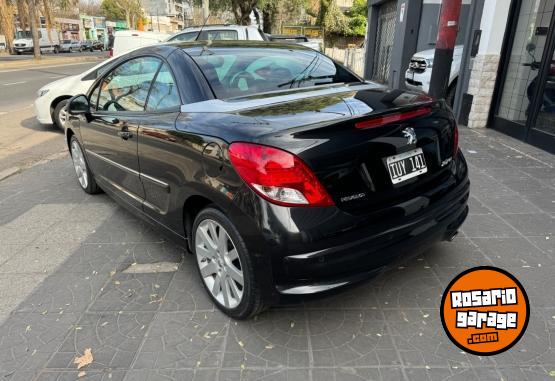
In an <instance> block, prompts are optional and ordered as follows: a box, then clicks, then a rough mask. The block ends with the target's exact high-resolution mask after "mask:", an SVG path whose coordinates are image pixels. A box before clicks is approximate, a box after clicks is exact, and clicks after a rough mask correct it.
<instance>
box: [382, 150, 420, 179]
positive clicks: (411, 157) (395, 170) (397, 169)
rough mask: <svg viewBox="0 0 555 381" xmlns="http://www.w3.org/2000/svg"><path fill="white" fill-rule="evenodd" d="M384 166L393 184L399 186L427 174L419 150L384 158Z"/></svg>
mask: <svg viewBox="0 0 555 381" xmlns="http://www.w3.org/2000/svg"><path fill="white" fill-rule="evenodd" d="M386 164H387V169H388V170H389V177H391V182H392V183H393V184H399V183H401V182H403V181H406V180H408V179H412V178H413V177H416V176H418V175H421V174H423V173H426V172H428V168H427V167H426V161H425V160H424V153H423V152H422V149H421V148H417V149H415V150H412V151H408V152H405V153H401V154H399V155H395V156H389V157H388V158H386Z"/></svg>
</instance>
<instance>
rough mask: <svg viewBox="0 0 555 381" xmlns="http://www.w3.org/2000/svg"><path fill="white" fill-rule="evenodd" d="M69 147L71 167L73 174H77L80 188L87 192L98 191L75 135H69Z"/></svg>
mask: <svg viewBox="0 0 555 381" xmlns="http://www.w3.org/2000/svg"><path fill="white" fill-rule="evenodd" d="M69 149H70V152H71V160H72V161H73V168H74V169H75V174H76V175H77V180H78V181H79V185H80V186H81V188H82V189H83V190H84V191H85V192H87V193H89V194H95V193H99V192H100V188H99V187H98V185H97V184H96V181H94V176H93V174H92V172H91V170H90V168H89V164H88V163H87V158H86V157H85V154H84V153H83V149H82V148H81V144H79V140H77V137H76V136H75V135H73V136H72V137H71V140H70V143H69Z"/></svg>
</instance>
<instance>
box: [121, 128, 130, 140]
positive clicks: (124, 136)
mask: <svg viewBox="0 0 555 381" xmlns="http://www.w3.org/2000/svg"><path fill="white" fill-rule="evenodd" d="M118 136H119V137H121V138H122V139H123V140H127V139H130V138H132V137H133V134H132V133H131V132H130V131H127V130H122V131H119V132H118Z"/></svg>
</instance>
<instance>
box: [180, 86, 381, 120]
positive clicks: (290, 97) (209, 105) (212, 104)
mask: <svg viewBox="0 0 555 381" xmlns="http://www.w3.org/2000/svg"><path fill="white" fill-rule="evenodd" d="M378 87H382V85H379V84H375V83H362V84H360V85H355V86H339V87H332V88H325V89H318V90H316V89H315V90H313V91H300V92H298V93H295V94H286V95H277V94H276V95H275V96H269V97H264V98H257V99H247V100H236V101H235V100H228V101H226V100H222V99H210V100H208V101H203V102H197V103H191V104H186V105H182V106H181V112H199V113H200V112H202V113H204V112H210V113H215V112H221V113H226V112H237V111H243V110H248V109H252V108H257V107H261V106H270V105H274V104H279V103H284V102H290V101H295V100H301V99H306V98H312V97H319V96H323V95H331V94H338V93H349V92H355V91H360V90H368V89H375V88H378Z"/></svg>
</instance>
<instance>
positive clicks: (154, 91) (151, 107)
mask: <svg viewBox="0 0 555 381" xmlns="http://www.w3.org/2000/svg"><path fill="white" fill-rule="evenodd" d="M179 105H181V99H180V98H179V92H178V91H177V86H176V84H175V81H174V80H173V76H172V73H171V71H170V68H169V67H168V65H167V64H163V65H162V67H161V68H160V71H159V72H158V75H157V76H156V79H155V80H154V83H153V84H152V88H151V89H150V94H149V96H148V101H147V105H146V110H147V111H156V110H164V109H170V108H174V107H177V106H179Z"/></svg>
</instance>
